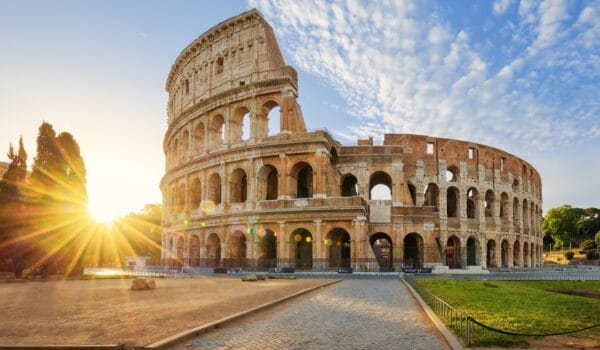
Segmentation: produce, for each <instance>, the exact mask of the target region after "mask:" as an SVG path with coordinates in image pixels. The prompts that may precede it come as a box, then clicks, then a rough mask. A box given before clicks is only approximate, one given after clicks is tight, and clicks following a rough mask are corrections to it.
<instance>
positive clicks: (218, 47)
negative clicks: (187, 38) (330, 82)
mask: <svg viewBox="0 0 600 350" xmlns="http://www.w3.org/2000/svg"><path fill="white" fill-rule="evenodd" d="M276 78H288V80H289V81H290V83H291V84H292V89H293V90H294V93H296V91H295V90H297V85H298V84H297V73H296V71H295V70H294V69H293V68H292V67H289V66H286V65H285V62H284V60H283V56H282V54H281V51H280V49H279V45H278V44H277V40H276V39H275V35H274V33H273V29H272V28H271V26H270V25H269V24H268V23H267V22H266V21H265V20H264V18H263V17H262V15H261V14H260V13H259V12H258V11H257V10H251V11H248V12H245V13H242V14H240V15H238V16H235V17H232V18H230V19H227V20H225V21H223V22H221V23H219V24H218V25H216V26H214V27H212V28H211V29H209V30H208V31H207V32H205V33H204V34H202V35H201V36H199V37H198V38H197V39H196V40H194V41H193V42H192V43H191V44H190V45H188V46H187V47H186V48H185V49H184V50H183V51H182V52H181V54H180V55H179V56H178V57H177V59H176V60H175V63H174V64H173V66H172V67H171V71H170V73H169V76H168V78H167V82H166V90H167V92H168V93H169V104H168V107H167V113H168V114H169V121H173V120H174V119H175V118H176V117H178V116H179V115H180V114H182V112H184V111H185V110H186V109H189V108H190V107H192V106H193V105H196V104H198V103H199V102H201V101H207V100H209V99H211V98H212V97H215V96H218V95H220V94H223V93H224V92H227V91H230V90H232V89H235V88H239V87H243V86H247V85H249V84H253V83H256V82H259V81H264V80H268V79H276Z"/></svg>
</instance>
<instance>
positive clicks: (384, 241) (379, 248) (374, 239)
mask: <svg viewBox="0 0 600 350" xmlns="http://www.w3.org/2000/svg"><path fill="white" fill-rule="evenodd" d="M369 243H371V248H373V253H374V254H375V258H376V259H377V263H378V264H379V271H381V272H388V271H394V265H393V250H392V248H393V244H392V239H391V238H390V236H388V235H386V234H385V233H383V232H378V233H375V234H374V235H372V236H371V237H370V238H369Z"/></svg>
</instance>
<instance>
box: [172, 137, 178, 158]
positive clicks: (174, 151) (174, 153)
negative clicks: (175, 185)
mask: <svg viewBox="0 0 600 350" xmlns="http://www.w3.org/2000/svg"><path fill="white" fill-rule="evenodd" d="M177 160H179V139H175V140H173V142H172V144H171V161H172V162H173V163H177Z"/></svg>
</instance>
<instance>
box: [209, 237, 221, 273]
mask: <svg viewBox="0 0 600 350" xmlns="http://www.w3.org/2000/svg"><path fill="white" fill-rule="evenodd" d="M206 258H207V259H206V260H207V261H206V265H207V266H211V267H214V266H219V265H220V263H221V240H220V239H219V236H218V235H217V234H216V233H211V234H210V236H208V239H207V240H206Z"/></svg>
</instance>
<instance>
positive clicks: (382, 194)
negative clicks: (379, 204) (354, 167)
mask: <svg viewBox="0 0 600 350" xmlns="http://www.w3.org/2000/svg"><path fill="white" fill-rule="evenodd" d="M369 199H374V200H391V199H392V177H391V176H390V175H389V174H388V173H386V172H385V171H376V172H374V173H373V174H371V177H370V178H369Z"/></svg>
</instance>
